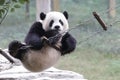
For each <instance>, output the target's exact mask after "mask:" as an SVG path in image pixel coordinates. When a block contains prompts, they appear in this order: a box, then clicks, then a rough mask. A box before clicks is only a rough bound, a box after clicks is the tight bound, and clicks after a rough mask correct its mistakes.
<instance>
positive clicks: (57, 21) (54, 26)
mask: <svg viewBox="0 0 120 80" xmlns="http://www.w3.org/2000/svg"><path fill="white" fill-rule="evenodd" d="M40 19H41V20H42V23H43V29H44V30H45V31H49V30H58V31H59V32H60V33H62V32H66V31H68V29H69V25H68V13H67V12H66V11H64V12H63V13H61V12H56V11H52V12H48V13H47V14H45V13H43V12H41V13H40Z"/></svg>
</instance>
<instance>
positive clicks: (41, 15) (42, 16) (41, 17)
mask: <svg viewBox="0 0 120 80" xmlns="http://www.w3.org/2000/svg"><path fill="white" fill-rule="evenodd" d="M45 17H46V14H45V13H43V12H41V13H40V19H41V20H44V19H45Z"/></svg>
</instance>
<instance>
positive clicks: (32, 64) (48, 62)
mask: <svg viewBox="0 0 120 80" xmlns="http://www.w3.org/2000/svg"><path fill="white" fill-rule="evenodd" d="M51 20H54V21H55V22H54V23H53V25H52V27H51V30H53V29H54V26H56V25H59V26H60V31H59V32H60V33H63V32H65V31H67V30H68V29H69V26H68V21H67V19H66V18H65V16H64V15H63V13H60V12H49V13H47V14H46V17H45V20H43V21H42V20H39V21H40V22H41V23H42V24H43V29H44V30H45V31H47V30H49V23H50V21H51ZM59 20H62V21H63V23H64V25H61V24H60V22H59ZM63 35H64V34H63ZM43 38H44V36H43ZM61 38H62V37H61ZM61 38H60V40H59V41H58V43H57V44H56V47H57V48H60V46H61ZM60 56H61V52H60V51H58V50H57V49H55V48H53V47H51V46H49V45H48V44H45V45H44V46H43V47H42V49H41V50H38V51H36V50H29V51H28V52H27V53H26V54H25V56H24V58H23V60H22V63H23V65H24V66H25V67H26V68H27V69H28V70H30V71H33V72H37V71H43V70H45V69H47V68H49V67H51V66H53V65H54V64H55V63H56V62H57V61H58V60H59V58H60Z"/></svg>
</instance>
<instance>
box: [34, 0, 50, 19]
mask: <svg viewBox="0 0 120 80" xmlns="http://www.w3.org/2000/svg"><path fill="white" fill-rule="evenodd" d="M50 10H51V0H36V20H37V21H38V20H39V19H40V18H39V16H40V13H41V12H44V13H47V12H49V11H50Z"/></svg>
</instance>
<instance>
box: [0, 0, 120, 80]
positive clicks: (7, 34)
mask: <svg viewBox="0 0 120 80" xmlns="http://www.w3.org/2000/svg"><path fill="white" fill-rule="evenodd" d="M7 1H9V0H0V15H1V16H0V20H2V19H3V18H4V15H5V11H3V10H2V9H3V6H4V5H3V3H4V4H6V3H5V2H7ZM11 1H12V2H11V3H7V4H9V5H8V6H9V10H8V14H7V16H6V17H5V19H4V20H3V21H2V22H1V24H0V47H1V48H7V47H8V44H9V43H10V42H11V41H12V40H20V41H21V42H23V41H24V38H25V36H26V33H27V32H28V30H29V28H30V27H31V25H32V24H33V23H34V22H35V21H36V20H38V19H39V13H40V12H41V11H44V12H46V13H47V12H49V11H53V10H55V11H60V12H63V11H67V12H68V13H69V26H70V29H71V30H70V33H71V34H72V35H73V36H74V37H75V38H76V40H77V48H76V50H75V51H74V52H73V53H72V54H70V55H66V56H64V57H62V59H60V61H59V62H58V63H57V64H56V65H55V67H57V68H59V69H66V70H72V71H75V72H78V73H80V74H83V75H84V76H85V78H87V79H88V80H120V76H119V75H120V0H11ZM22 1H23V2H22ZM24 1H28V2H24ZM2 2H3V3H2ZM39 4H41V5H39ZM4 7H5V6H4ZM6 9H8V7H7V8H6ZM94 11H96V12H97V13H98V14H99V16H100V17H101V18H102V20H103V21H104V22H105V24H106V26H107V28H108V30H107V31H104V30H103V28H102V27H101V26H100V24H99V23H98V22H97V20H96V19H95V18H94V16H93V15H92V12H94ZM3 13H4V15H3ZM36 15H37V17H36Z"/></svg>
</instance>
